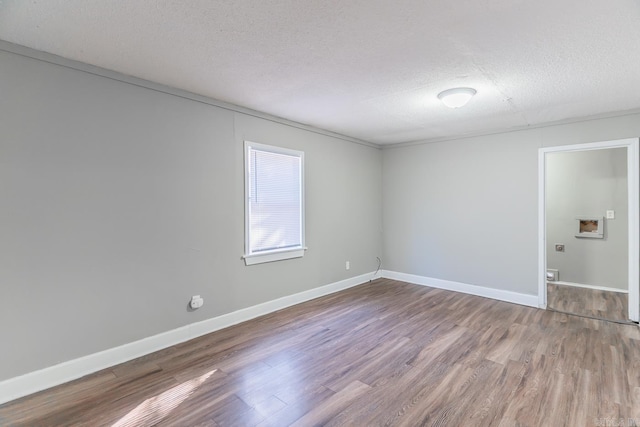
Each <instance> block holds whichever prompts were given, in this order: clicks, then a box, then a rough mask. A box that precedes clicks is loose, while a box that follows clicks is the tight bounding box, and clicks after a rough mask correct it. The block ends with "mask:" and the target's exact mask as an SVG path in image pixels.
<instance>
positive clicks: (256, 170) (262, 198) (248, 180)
mask: <svg viewBox="0 0 640 427" xmlns="http://www.w3.org/2000/svg"><path fill="white" fill-rule="evenodd" d="M305 249H306V248H305V247H304V153H302V152H300V151H294V150H288V149H285V148H279V147H272V146H269V145H262V144H256V143H253V142H248V141H245V255H244V260H245V263H246V265H251V264H258V263H263V262H270V261H279V260H283V259H289V258H299V257H302V256H303V255H304V250H305Z"/></svg>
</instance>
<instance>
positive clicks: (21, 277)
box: [0, 52, 382, 380]
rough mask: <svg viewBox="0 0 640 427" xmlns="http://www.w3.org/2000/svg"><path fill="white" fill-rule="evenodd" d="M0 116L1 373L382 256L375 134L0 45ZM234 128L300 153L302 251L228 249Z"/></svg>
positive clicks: (289, 289)
mask: <svg viewBox="0 0 640 427" xmlns="http://www.w3.org/2000/svg"><path fill="white" fill-rule="evenodd" d="M0 129H1V130H2V137H1V138H0V200H2V205H1V209H0V236H1V237H0V260H2V261H1V262H0V284H1V285H0V341H1V343H0V347H1V348H2V352H1V353H2V355H1V356H0V361H1V363H0V380H3V379H7V378H11V377H14V376H17V375H20V374H24V373H27V372H30V371H34V370H37V369H40V368H44V367H47V366H51V365H53V364H56V363H59V362H63V361H67V360H71V359H74V358H77V357H80V356H84V355H88V354H91V353H94V352H98V351H101V350H105V349H108V348H112V347H115V346H119V345H122V344H126V343H129V342H132V341H135V340H138V339H141V338H144V337H148V336H151V335H154V334H157V333H161V332H164V331H168V330H171V329H174V328H177V327H180V326H184V325H187V324H189V323H193V322H196V321H201V320H205V319H208V318H212V317H215V316H218V315H221V314H224V313H229V312H232V311H235V310H238V309H241V308H245V307H249V306H252V305H255V304H258V303H262V302H265V301H269V300H273V299H276V298H279V297H282V296H286V295H291V294H294V293H298V292H302V291H305V290H309V289H312V288H315V287H318V286H322V285H326V284H329V283H333V282H336V281H339V280H342V279H345V278H348V277H353V276H357V275H360V274H364V273H367V272H372V271H374V270H375V268H376V265H377V262H376V256H380V254H381V212H382V209H381V166H382V165H381V152H380V150H378V149H376V148H371V147H367V146H364V145H360V144H354V143H351V142H346V141H343V140H339V139H336V138H333V137H329V136H326V135H321V134H318V133H314V132H309V131H305V130H301V129H297V128H294V127H290V126H286V125H283V124H279V123H275V122H271V121H268V120H264V119H259V118H255V117H250V116H247V115H244V114H240V113H236V112H232V111H228V110H225V109H221V108H218V107H213V106H211V105H207V104H204V103H200V102H195V101H192V100H188V99H183V98H180V97H177V96H172V95H168V94H165V93H160V92H157V91H154V90H150V89H146V88H142V87H138V86H135V85H131V84H127V83H123V82H120V81H116V80H113V79H109V78H105V77H99V76H96V75H92V74H89V73H86V72H82V71H77V70H74V69H70V68H66V67H63V66H59V65H54V64H50V63H47V62H43V61H39V60H35V59H30V58H26V57H23V56H20V55H16V54H13V53H7V52H0ZM244 139H248V140H251V141H255V142H260V143H265V144H274V145H281V146H284V147H289V148H293V149H296V150H303V151H304V152H305V159H306V165H305V167H306V233H307V234H306V243H307V246H308V248H309V250H308V251H307V253H306V255H305V257H304V258H301V259H295V260H287V261H281V262H276V263H268V264H260V265H254V266H249V267H247V266H245V265H244V262H243V261H242V260H241V258H240V257H241V255H242V254H243V250H244V248H243V246H244V220H243V214H244V205H243V200H244V196H243V190H244V187H243V179H244V177H243V140H244ZM346 260H349V261H351V270H349V271H346V270H345V261H346ZM195 294H200V295H202V296H203V297H204V299H205V305H204V307H203V308H201V309H200V310H198V311H196V312H188V311H187V309H186V306H187V302H188V300H189V298H190V296H191V295H195Z"/></svg>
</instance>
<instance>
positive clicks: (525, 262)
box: [383, 112, 640, 295]
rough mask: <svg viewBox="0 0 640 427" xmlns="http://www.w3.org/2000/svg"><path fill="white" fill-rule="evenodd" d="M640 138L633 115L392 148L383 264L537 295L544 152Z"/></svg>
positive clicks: (387, 161)
mask: <svg viewBox="0 0 640 427" xmlns="http://www.w3.org/2000/svg"><path fill="white" fill-rule="evenodd" d="M454 113H455V112H454ZM638 135H640V114H630V115H621V116H617V117H611V118H604V119H597V120H588V121H583V122H578V123H571V124H563V125H554V126H547V127H542V128H537V129H529V130H523V131H517V132H504V133H498V134H495V135H487V136H478V137H471V138H462V139H457V140H453V141H443V142H435V143H428V144H416V145H408V146H402V147H391V148H389V149H385V150H384V151H383V230H384V231H383V248H384V252H383V253H384V258H383V266H384V268H385V269H387V270H391V271H399V272H403V273H409V274H416V275H420V276H426V277H432V278H437V279H443V280H450V281H457V282H462V283H467V284H473V285H480V286H486V287H490V288H497V289H502V290H510V291H514V292H519V293H524V294H530V295H537V289H538V282H537V280H538V271H537V269H538V254H537V246H538V223H537V221H538V216H537V209H538V199H537V197H538V149H539V148H541V147H549V146H558V145H569V144H578V143H586V142H596V141H607V140H614V139H622V138H631V137H637V136H638Z"/></svg>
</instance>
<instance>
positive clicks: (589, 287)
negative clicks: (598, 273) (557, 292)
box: [548, 280, 629, 294]
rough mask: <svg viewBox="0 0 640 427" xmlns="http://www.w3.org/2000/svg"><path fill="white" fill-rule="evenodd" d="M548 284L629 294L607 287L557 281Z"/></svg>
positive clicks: (625, 291) (622, 290)
mask: <svg viewBox="0 0 640 427" xmlns="http://www.w3.org/2000/svg"><path fill="white" fill-rule="evenodd" d="M548 282H549V283H552V284H554V285H561V286H573V287H574V288H587V289H595V290H597V291H609V292H620V293H622V294H628V293H629V290H628V289H618V288H609V287H607V286H596V285H585V284H582V283H574V282H563V281H562V280H559V281H557V282H552V281H548Z"/></svg>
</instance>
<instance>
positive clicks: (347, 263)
mask: <svg viewBox="0 0 640 427" xmlns="http://www.w3.org/2000/svg"><path fill="white" fill-rule="evenodd" d="M344 268H345V270H348V269H350V268H351V263H350V262H349V261H347V262H346V263H345V264H344Z"/></svg>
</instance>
